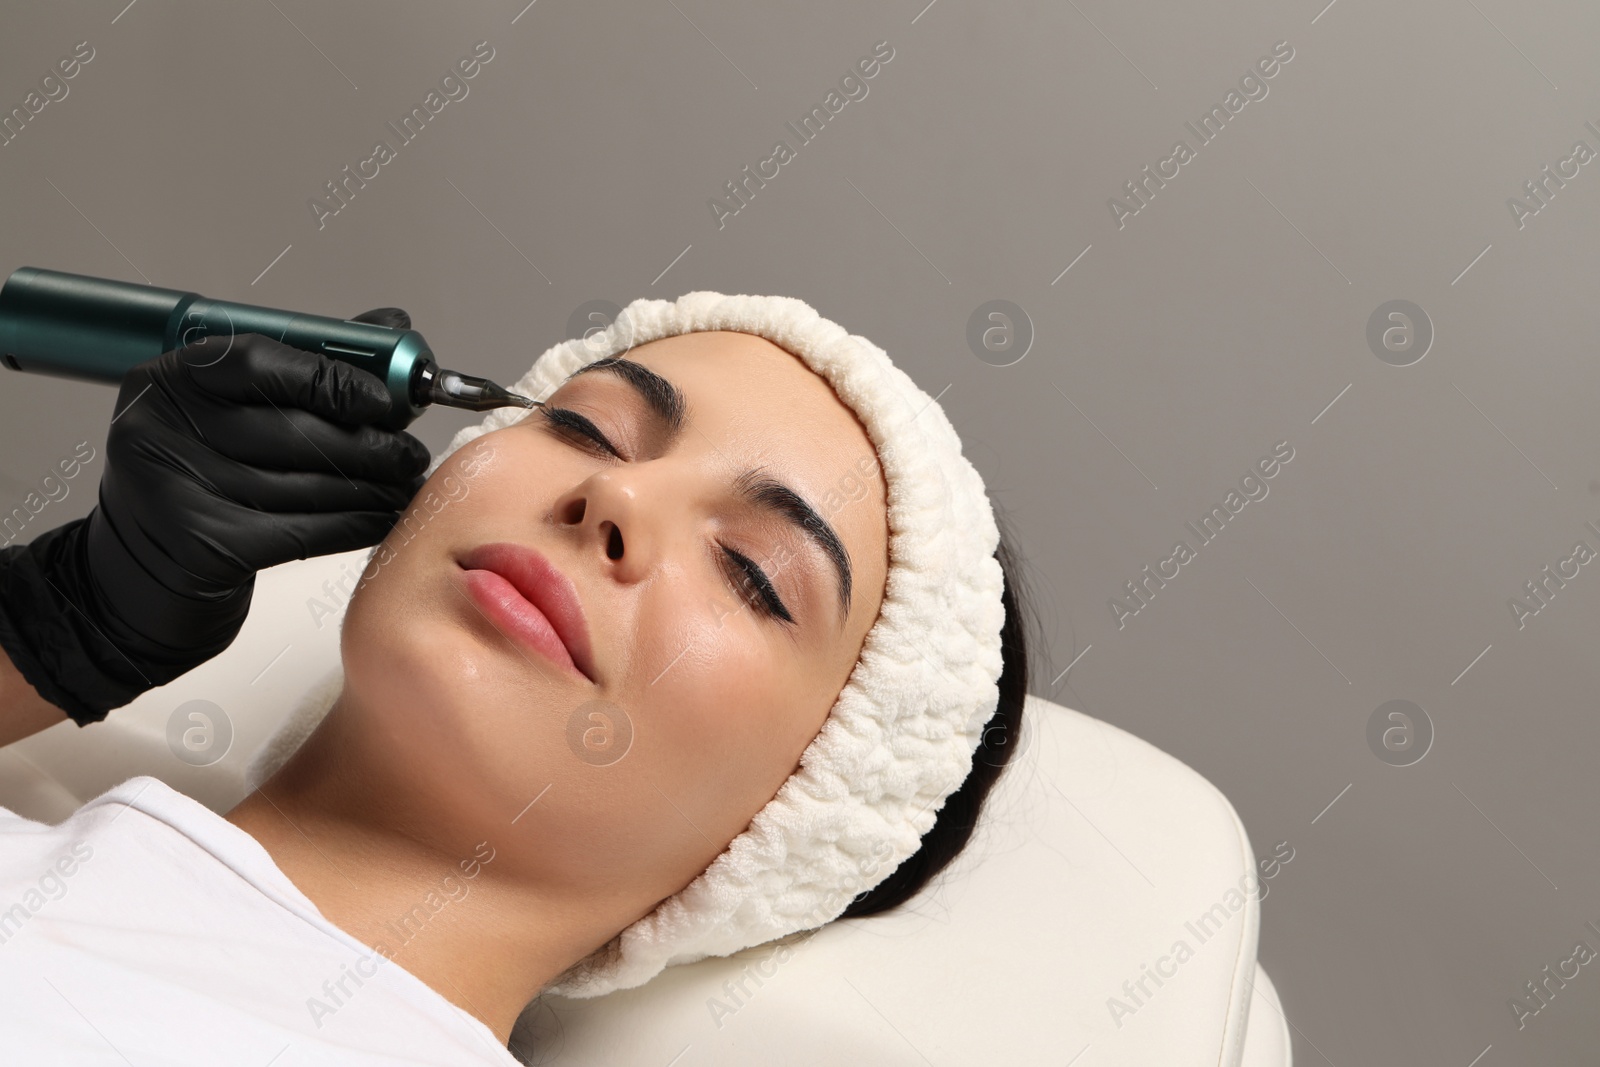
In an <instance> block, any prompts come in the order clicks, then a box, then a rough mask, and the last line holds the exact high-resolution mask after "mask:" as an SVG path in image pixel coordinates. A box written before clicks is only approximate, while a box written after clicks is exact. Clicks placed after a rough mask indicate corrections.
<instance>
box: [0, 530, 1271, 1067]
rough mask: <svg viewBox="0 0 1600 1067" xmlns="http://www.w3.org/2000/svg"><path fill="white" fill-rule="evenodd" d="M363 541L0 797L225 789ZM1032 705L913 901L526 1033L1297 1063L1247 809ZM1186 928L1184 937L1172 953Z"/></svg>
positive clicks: (312, 657)
mask: <svg viewBox="0 0 1600 1067" xmlns="http://www.w3.org/2000/svg"><path fill="white" fill-rule="evenodd" d="M365 557H366V553H365V551H356V552H350V553H342V554H340V555H335V556H324V557H319V558H317V559H311V560H297V561H295V562H292V563H288V564H284V565H283V566H281V567H274V568H272V569H271V570H268V571H263V572H262V573H261V574H260V575H259V576H258V578H257V581H256V593H255V600H254V603H253V605H252V608H251V613H250V617H249V619H248V620H247V621H246V623H245V627H244V630H243V631H242V632H241V634H240V636H239V638H238V639H237V640H236V641H235V642H234V643H233V645H232V646H230V647H229V648H228V649H227V650H226V651H225V652H223V653H222V655H220V656H218V657H216V658H215V659H213V660H212V661H210V662H208V663H205V664H202V665H201V666H200V667H197V668H196V669H195V670H193V671H191V672H189V673H188V674H187V675H185V676H183V677H182V678H179V679H177V680H176V681H174V682H172V683H170V684H168V685H166V686H163V687H161V688H159V689H154V690H151V691H150V692H147V693H145V694H143V695H142V696H141V697H139V699H138V700H136V701H134V702H133V703H132V704H130V705H129V706H128V707H127V708H123V709H120V710H118V711H116V712H113V713H112V715H111V716H110V718H109V719H107V720H106V721H105V722H104V723H100V724H97V725H95V726H91V727H88V728H85V729H81V730H80V729H79V728H78V727H76V726H74V725H72V724H71V723H68V722H63V723H62V724H60V725H57V726H54V727H52V728H50V729H49V730H46V731H44V732H43V733H41V734H38V735H35V736H34V737H32V738H28V739H26V740H24V741H21V742H18V743H17V744H15V745H12V746H10V747H8V748H6V749H0V806H3V807H7V808H10V809H12V810H13V811H17V812H19V813H21V814H23V815H26V816H29V817H31V818H35V819H42V820H45V821H56V820H59V819H61V818H63V817H65V816H66V815H67V814H68V813H69V812H71V811H72V810H73V809H75V808H76V807H77V806H78V805H79V804H81V803H82V802H83V801H85V800H87V799H89V798H92V797H94V796H96V795H97V794H99V793H100V792H102V791H104V790H105V789H107V788H109V787H110V786H112V785H114V784H116V783H117V782H119V781H122V780H123V779H125V778H127V777H129V776H131V775H135V774H149V775H152V776H154V777H157V778H160V779H162V780H163V781H165V782H167V783H168V784H170V785H172V786H173V787H174V788H177V789H180V790H182V791H183V792H185V793H188V794H189V795H190V796H193V797H195V798H196V799H198V800H200V801H201V802H202V803H205V804H207V805H208V806H210V807H211V808H212V809H213V810H216V811H219V812H221V811H226V810H227V809H228V808H229V807H231V806H232V805H234V804H235V803H237V802H238V801H239V800H241V799H242V798H243V797H244V796H245V795H246V794H247V793H248V791H249V788H248V784H247V783H248V781H249V769H250V765H251V762H252V759H253V758H255V757H257V756H258V755H261V754H263V750H264V749H265V748H266V747H267V746H268V743H269V741H271V740H272V738H273V736H274V735H275V734H276V735H280V737H279V742H280V745H281V744H282V742H283V737H282V736H281V734H282V732H283V731H286V730H287V731H289V732H290V734H291V735H298V734H299V733H302V732H303V730H304V729H305V728H306V727H308V726H309V725H311V720H314V719H315V715H314V714H310V713H308V712H307V710H306V709H307V708H309V707H312V706H314V705H315V702H314V701H313V702H311V703H310V704H308V703H307V702H306V700H305V698H306V697H307V694H308V693H310V692H311V691H312V690H313V689H314V688H316V687H318V685H319V683H320V684H321V685H323V686H326V685H327V684H329V683H330V681H331V680H332V679H330V675H331V674H332V673H333V672H336V671H337V669H338V666H339V647H338V644H339V643H338V624H339V620H340V619H341V618H342V615H343V606H344V603H345V598H346V597H347V595H348V588H349V581H348V579H349V578H350V577H351V576H353V575H355V574H358V573H359V569H360V566H361V564H362V562H363V560H364V559H365ZM341 580H345V582H346V584H345V588H344V589H343V590H341V589H340V588H339V587H338V583H339V582H340V581H341ZM325 582H328V583H331V586H329V587H325V585H324V583H325ZM319 605H320V606H319ZM319 623H320V625H319ZM193 700H206V701H210V702H211V703H212V704H214V705H215V706H216V707H218V708H220V709H221V711H222V714H223V715H224V716H225V717H226V719H227V722H228V725H229V726H230V727H231V730H232V734H233V738H232V742H231V746H230V748H229V750H228V751H227V753H226V755H225V756H223V757H222V758H221V759H220V760H218V761H217V762H215V763H212V764H210V765H209V766H204V767H201V766H195V765H192V763H190V762H185V761H184V760H182V759H179V758H178V757H177V756H176V755H175V754H174V752H173V749H172V748H171V746H170V745H169V741H168V725H169V721H170V720H172V719H173V718H174V716H175V715H176V714H177V713H179V712H184V715H182V716H179V721H178V729H177V730H176V731H175V733H176V734H178V735H181V734H182V731H183V730H184V729H195V728H196V724H197V723H198V720H189V719H188V718H187V711H186V710H185V705H187V703H188V702H189V701H193ZM188 710H193V708H192V707H191V708H190V709H188ZM296 710H299V711H300V712H301V715H300V716H299V717H298V718H299V721H295V720H296V716H294V715H293V714H292V713H293V712H295V711H296ZM213 717H215V716H214V714H213ZM1025 717H1026V719H1027V723H1028V725H1027V728H1026V729H1025V730H1024V732H1023V737H1022V741H1021V743H1020V746H1019V754H1018V757H1017V759H1016V761H1015V763H1014V765H1013V766H1011V767H1010V768H1008V769H1007V771H1006V772H1005V774H1004V775H1003V776H1002V777H1001V780H1000V784H999V785H998V786H997V787H996V789H995V791H994V793H993V794H992V795H991V797H990V799H989V803H988V806H987V807H986V809H985V814H984V817H983V819H982V821H981V823H980V826H979V830H978V832H977V833H976V834H975V835H974V837H973V840H972V842H971V843H970V844H969V845H968V847H967V849H966V851H965V852H963V853H962V855H961V856H960V857H959V858H958V859H957V860H956V861H955V863H953V864H952V865H951V867H950V868H949V869H947V870H946V871H945V873H944V874H943V875H941V876H940V878H938V879H937V880H936V881H935V883H934V884H933V885H931V886H929V887H928V888H926V889H925V890H924V891H923V892H922V893H921V894H919V895H918V896H917V897H916V898H915V899H914V900H913V901H911V902H910V903H909V904H907V905H905V906H903V907H902V908H900V909H898V910H897V911H895V912H891V913H888V914H885V915H881V916H876V917H873V918H870V919H861V920H849V921H839V922H835V923H832V924H830V925H828V926H826V927H824V928H823V929H822V930H820V931H818V932H816V933H815V934H814V935H812V936H810V937H805V936H804V935H802V936H801V937H799V938H796V939H790V940H791V941H792V944H790V945H789V946H788V947H787V948H785V950H784V951H783V952H782V953H778V949H777V946H762V947H759V948H756V949H751V950H748V951H746V952H743V953H740V954H738V955H736V956H733V957H727V958H712V959H707V960H702V961H700V962H699V963H694V964H689V965H686V966H680V967H672V968H668V969H667V970H666V971H665V972H664V973H662V974H661V975H660V976H658V977H657V978H655V979H653V980H651V981H650V982H649V983H647V984H645V985H644V986H641V987H639V988H637V989H630V990H623V991H621V992H617V993H612V994H610V995H608V996H605V997H600V998H597V999H593V1000H565V999H563V998H559V997H546V998H544V999H542V1000H541V1001H539V1002H538V1003H536V1004H535V1005H534V1006H533V1007H532V1008H531V1009H530V1010H529V1011H528V1012H527V1013H526V1014H525V1015H524V1017H523V1020H522V1023H521V1025H520V1026H519V1031H518V1036H519V1037H521V1038H536V1039H537V1040H538V1043H539V1045H540V1046H541V1047H544V1048H546V1049H555V1048H557V1047H559V1049H560V1052H559V1056H558V1057H557V1059H556V1060H555V1062H557V1063H559V1064H573V1065H589V1064H596V1065H598V1064H608V1065H628V1064H640V1065H651V1067H658V1065H661V1064H665V1063H669V1062H674V1057H678V1056H679V1055H680V1053H682V1052H683V1050H685V1049H686V1048H688V1049H692V1055H690V1056H688V1057H686V1058H684V1059H683V1060H682V1062H683V1063H686V1064H687V1063H694V1064H696V1065H719V1064H730V1065H731V1064H742V1063H748V1062H750V1061H751V1059H752V1057H753V1056H755V1055H756V1051H757V1050H761V1049H775V1048H781V1049H782V1050H783V1051H784V1054H785V1057H786V1058H787V1059H788V1060H789V1061H792V1062H818V1061H827V1062H831V1061H835V1060H843V1061H846V1062H860V1063H874V1064H906V1065H917V1067H925V1065H926V1064H927V1063H928V1062H930V1061H931V1062H934V1063H987V1062H996V1061H998V1062H1005V1063H1009V1064H1019V1065H1021V1064H1034V1063H1037V1064H1051V1065H1053V1067H1060V1065H1062V1064H1067V1063H1073V1062H1076V1063H1077V1064H1078V1065H1079V1067H1102V1065H1111V1064H1130V1065H1131V1064H1138V1065H1148V1064H1163V1065H1179V1064H1194V1065H1196V1067H1198V1065H1201V1064H1204V1065H1206V1067H1219V1065H1220V1067H1289V1065H1290V1062H1291V1060H1290V1043H1289V1037H1288V1027H1287V1024H1286V1021H1285V1019H1284V1016H1283V1010H1282V1005H1281V1003H1280V1002H1279V1000H1278V996H1277V993H1276V991H1275V990H1274V989H1273V987H1272V984H1271V982H1270V981H1269V980H1268V978H1267V976H1266V973H1265V972H1264V971H1262V970H1261V969H1260V968H1259V967H1258V966H1257V964H1256V942H1257V932H1258V927H1259V922H1260V918H1259V904H1258V902H1257V900H1256V899H1255V897H1254V896H1253V895H1251V894H1250V893H1249V892H1248V891H1245V892H1241V889H1246V888H1247V887H1248V885H1249V883H1248V882H1247V880H1246V878H1247V876H1248V875H1250V874H1251V872H1252V871H1253V870H1254V864H1255V861H1254V857H1253V854H1252V852H1251V848H1250V842H1249V839H1248V837H1247V836H1246V834H1245V831H1244V827H1243V825H1242V824H1241V823H1240V821H1239V819H1238V816H1237V814H1236V813H1235V812H1234V810H1233V807H1232V805H1230V804H1229V803H1228V801H1227V799H1226V798H1225V797H1223V795H1222V794H1221V793H1220V792H1218V791H1217V789H1216V788H1215V787H1214V786H1212V785H1211V784H1210V783H1209V782H1207V781H1206V780H1205V779H1204V778H1202V777H1201V776H1200V775H1198V774H1196V773H1195V772H1194V771H1193V770H1191V769H1190V768H1188V767H1187V766H1185V765H1184V764H1182V763H1180V762H1179V761H1177V760H1176V759H1174V758H1172V757H1171V756H1168V755H1167V754H1166V753H1164V752H1162V751H1160V750H1159V749H1157V748H1155V747H1154V746H1152V745H1150V744H1148V743H1146V742H1144V741H1142V740H1140V739H1139V738H1137V737H1134V736H1133V735H1131V734H1128V733H1126V732H1124V731H1122V730H1120V729H1118V728H1116V727H1114V726H1111V725H1110V724H1108V723H1104V722H1101V721H1099V720H1097V719H1093V718H1090V717H1089V716H1087V715H1083V714H1081V713H1079V712H1077V711H1073V710H1071V709H1069V708H1065V707H1062V706H1060V705H1058V704H1053V703H1051V702H1050V701H1047V700H1044V699H1042V698H1039V697H1030V698H1029V706H1028V709H1027V712H1026V713H1025ZM212 725H213V728H215V726H216V724H212ZM195 739H199V740H203V736H202V735H200V734H194V735H191V740H195ZM191 758H193V757H191ZM268 762H270V760H269V761H268ZM1235 901H1237V903H1236V904H1235V903H1234V902H1235ZM1208 914H1209V915H1210V917H1211V918H1210V920H1209V921H1208V922H1207V923H1205V924H1202V921H1201V920H1202V916H1206V915H1208ZM1180 940H1181V941H1183V942H1185V943H1186V945H1187V946H1188V949H1189V951H1190V952H1191V953H1192V955H1190V956H1188V957H1187V958H1185V959H1184V960H1183V962H1181V963H1180V962H1177V958H1176V957H1175V956H1173V955H1172V952H1173V950H1174V949H1175V947H1176V945H1175V943H1176V942H1178V941H1180ZM1158 966H1159V967H1160V969H1161V970H1162V971H1163V972H1164V973H1167V974H1170V977H1163V978H1162V979H1161V984H1160V985H1159V986H1158V985H1157V984H1156V982H1155V980H1154V979H1152V978H1150V977H1148V975H1149V969H1152V968H1157V967H1158ZM741 975H743V976H745V977H744V983H743V991H742V992H740V991H739V989H738V988H737V987H736V986H735V985H733V983H736V982H738V981H739V979H740V977H741ZM1141 978H1144V990H1143V992H1140V991H1139V989H1138V988H1137V983H1138V982H1139V980H1140V979H1141ZM1125 982H1127V983H1130V987H1131V988H1132V994H1131V995H1130V993H1129V991H1128V990H1125V988H1124V983H1125ZM1112 998H1116V999H1117V1000H1119V1001H1121V1003H1122V1004H1123V1005H1124V1007H1123V1008H1122V1009H1121V1010H1120V1017H1119V1015H1118V1013H1117V1012H1114V1010H1113V1009H1114V1008H1115V1007H1116V1005H1115V1004H1114V1003H1113V1000H1112ZM1252 1008H1253V1010H1252ZM1247 1021H1248V1022H1249V1023H1250V1024H1251V1025H1250V1026H1249V1027H1248V1030H1247V1027H1246V1022H1247ZM1080 1054H1081V1058H1080V1059H1077V1060H1075V1059H1074V1058H1075V1057H1079V1056H1080Z"/></svg>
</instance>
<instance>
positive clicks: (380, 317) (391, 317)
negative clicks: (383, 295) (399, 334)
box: [350, 308, 411, 330]
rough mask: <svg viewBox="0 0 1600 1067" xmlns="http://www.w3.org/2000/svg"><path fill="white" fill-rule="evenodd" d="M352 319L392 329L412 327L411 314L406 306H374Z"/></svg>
mask: <svg viewBox="0 0 1600 1067" xmlns="http://www.w3.org/2000/svg"><path fill="white" fill-rule="evenodd" d="M350 321H351V322H366V323H370V324H372V325H373V326H387V327H389V329H391V330H409V329H411V316H410V315H409V314H407V312H406V310H405V309H404V308H373V309H372V310H371V311H363V312H362V313H361V314H359V315H357V316H356V317H355V318H353V319H351V320H350Z"/></svg>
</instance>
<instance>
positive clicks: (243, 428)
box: [0, 308, 431, 726]
mask: <svg viewBox="0 0 1600 1067" xmlns="http://www.w3.org/2000/svg"><path fill="white" fill-rule="evenodd" d="M357 321H361V322H372V323H377V324H379V325H383V326H390V327H393V328H396V329H409V328H410V325H411V320H410V316H408V315H407V314H406V313H405V312H404V311H401V310H400V309H398V308H379V309H376V310H374V311H369V312H366V313H365V314H363V315H360V316H357ZM224 351H226V354H225V355H224V354H223V353H224ZM389 407H390V399H389V394H388V391H387V390H386V389H385V388H384V386H383V383H382V382H380V381H379V380H378V378H377V376H376V375H373V374H371V373H368V372H367V371H364V370H361V369H359V368H357V367H354V366H352V365H350V364H348V363H343V362H340V361H338V360H334V359H330V358H328V357H327V356H325V355H322V354H320V353H313V352H306V351H302V350H299V349H294V348H290V347H288V346H286V345H283V344H281V343H279V342H277V341H274V340H271V339H270V338H266V337H263V336H261V335H259V334H240V335H238V336H237V337H234V338H232V339H231V345H230V344H229V339H227V338H217V337H212V338H208V339H207V340H206V341H205V342H204V343H201V344H196V345H193V346H190V347H186V348H182V349H179V350H177V351H173V352H167V353H164V354H163V355H161V356H158V357H157V358H155V359H153V360H150V361H148V362H145V363H141V364H139V365H138V366H136V367H134V368H133V369H132V370H130V371H129V372H128V373H127V375H126V376H125V377H124V378H123V382H122V390H121V392H120V394H119V395H118V397H117V405H116V409H115V410H116V412H117V414H116V415H115V416H114V417H113V419H112V423H111V428H110V431H109V433H108V435H107V438H106V466H105V469H104V470H103V471H102V472H101V476H100V493H99V502H98V504H97V505H96V507H95V509H94V510H93V511H92V512H91V513H90V514H89V515H88V516H87V517H86V518H83V519H79V520H76V521H75V522H70V523H67V524H66V525H64V526H61V527H58V528H56V529H54V530H50V531H48V532H46V533H44V534H41V535H39V536H38V537H37V538H35V539H34V540H33V541H32V542H31V543H29V544H27V545H21V546H14V547H12V548H8V549H5V550H4V551H0V646H4V648H5V650H6V652H7V653H8V654H9V655H10V656H11V659H12V662H13V663H15V664H16V667H17V669H18V671H19V672H20V673H21V674H22V676H23V677H24V678H25V679H27V681H28V682H29V683H30V684H31V685H32V686H33V687H34V688H35V689H36V690H38V692H39V695H40V696H42V697H44V699H46V700H48V701H50V702H51V703H52V704H55V705H56V706H57V707H60V708H63V709H65V710H66V712H67V714H68V715H70V716H71V717H72V718H73V719H74V720H75V721H76V722H77V723H78V724H79V725H80V726H82V725H85V724H87V723H90V722H98V721H99V720H101V719H103V718H105V716H106V713H107V712H108V711H110V710H111V709H113V708H118V707H121V706H123V705H124V704H127V703H129V702H130V701H132V700H133V698H134V697H136V696H138V695H139V694H140V693H142V692H144V691H145V690H147V689H150V688H153V687H155V686H158V685H162V684H164V683H166V682H169V681H171V680H172V679H174V678H176V677H178V676H179V675H181V674H184V673H185V672H187V671H189V670H190V669H192V668H194V667H196V666H198V665H199V664H201V663H204V662H205V661H206V660H208V659H210V658H211V657H213V656H215V655H216V654H217V653H219V652H221V651H222V650H223V649H225V648H227V647H228V645H229V644H231V643H232V642H233V639H234V637H235V636H237V634H238V632H239V628H240V627H241V626H242V625H243V624H244V619H245V615H246V613H247V612H248V611H249V609H250V598H251V595H252V593H253V592H254V590H255V574H256V571H258V570H261V569H262V568H265V567H271V566H274V565H276V564H279V563H285V562H287V561H289V560H292V559H305V558H308V557H311V556H319V555H326V554H328V553H333V552H344V551H349V550H351V549H356V548H363V547H366V546H369V545H373V544H376V543H377V542H378V541H380V540H382V539H383V537H384V535H385V534H387V533H388V532H389V530H390V529H391V528H392V527H393V526H394V524H395V522H396V521H398V519H399V517H400V513H401V511H402V510H404V508H405V507H406V505H407V504H408V503H409V502H410V500H411V498H412V497H413V496H415V495H416V492H417V490H418V489H420V488H421V486H422V484H423V481H424V478H423V475H422V473H421V472H422V471H423V470H425V469H426V467H427V465H428V463H429V462H430V459H431V457H430V456H429V454H428V450H427V448H426V446H424V445H423V444H422V442H421V441H419V440H417V439H416V438H415V437H413V436H412V435H411V434H408V433H405V432H403V431H392V430H385V429H381V428H379V427H377V426H374V425H371V424H372V423H375V422H377V421H379V420H380V419H382V418H383V416H384V415H385V414H387V412H388V411H389Z"/></svg>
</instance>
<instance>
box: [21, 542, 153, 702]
mask: <svg viewBox="0 0 1600 1067" xmlns="http://www.w3.org/2000/svg"><path fill="white" fill-rule="evenodd" d="M86 523H87V520H86V519H78V520H76V521H74V522H69V523H67V524H65V525H64V526H58V527H56V528H55V529H53V530H50V531H47V532H45V533H43V534H40V535H39V536H38V537H36V538H34V539H33V541H31V542H30V543H28V544H26V545H14V546H12V547H10V548H6V549H4V550H0V646H4V648H5V650H6V653H7V654H8V655H9V656H10V658H11V662H12V663H13V664H14V665H15V666H16V668H17V673H19V674H21V675H22V677H23V678H24V679H26V680H27V682H28V684H29V685H31V686H33V688H34V690H35V691H37V692H38V694H39V696H41V697H43V698H44V699H45V700H47V701H49V702H50V703H51V704H54V705H55V706H56V707H58V708H61V709H62V710H63V711H64V712H66V714H67V715H68V717H70V718H71V719H72V721H73V722H76V723H77V724H78V725H79V726H87V725H89V724H90V723H92V722H99V721H100V720H102V719H104V718H105V717H106V714H107V713H108V712H109V711H110V710H111V709H112V708H117V707H121V706H122V705H124V704H126V703H128V702H129V701H131V700H132V699H133V698H134V697H136V696H138V695H139V694H140V693H142V692H144V691H145V690H146V689H148V688H150V687H151V683H150V681H149V680H148V679H147V678H145V677H144V676H143V675H142V674H141V673H140V671H139V669H138V668H137V667H135V666H134V665H133V664H132V663H130V662H129V661H128V659H127V658H126V657H125V656H124V655H123V654H122V653H121V652H120V651H118V649H117V648H116V646H115V645H113V644H112V643H111V642H110V641H109V640H108V639H107V638H106V637H105V635H104V634H102V633H100V632H99V630H98V629H97V628H96V627H95V625H94V623H93V622H92V621H91V620H90V619H89V617H88V616H87V615H86V614H85V613H84V612H83V610H81V608H80V607H79V605H82V606H84V607H89V608H90V609H91V610H92V607H93V605H92V601H91V598H89V597H86V596H85V595H84V594H85V590H84V589H83V587H82V580H81V577H80V576H81V575H84V574H86V573H87V572H86V571H85V569H84V568H83V563H82V553H83V540H84V538H83V533H84V529H85V525H86ZM67 679H70V680H71V685H70V687H69V686H67V685H65V684H63V682H64V680H67Z"/></svg>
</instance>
